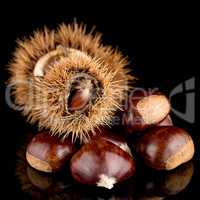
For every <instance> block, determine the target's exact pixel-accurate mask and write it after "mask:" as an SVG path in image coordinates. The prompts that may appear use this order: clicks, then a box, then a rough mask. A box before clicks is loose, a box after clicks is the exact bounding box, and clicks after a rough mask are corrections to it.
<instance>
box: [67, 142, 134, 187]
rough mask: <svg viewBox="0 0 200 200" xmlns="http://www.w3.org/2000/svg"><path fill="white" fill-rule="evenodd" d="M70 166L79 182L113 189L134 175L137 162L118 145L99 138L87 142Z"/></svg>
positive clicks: (73, 158)
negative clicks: (115, 185)
mask: <svg viewBox="0 0 200 200" xmlns="http://www.w3.org/2000/svg"><path fill="white" fill-rule="evenodd" d="M70 168H71V173H72V176H73V178H74V179H75V180H77V181H78V182H80V183H83V184H91V185H97V186H99V187H105V188H108V189H111V188H113V186H114V184H116V183H118V182H122V181H124V180H126V179H128V178H129V177H131V176H133V175H134V173H135V162H134V160H133V158H132V157H131V156H130V154H128V153H126V152H125V151H123V150H122V149H121V148H120V147H118V146H117V145H114V144H113V143H111V142H109V141H107V140H104V139H98V140H92V141H91V142H90V143H88V144H85V145H84V146H83V147H82V148H81V149H80V150H79V151H78V152H77V153H76V154H75V155H74V156H73V157H72V159H71V166H70Z"/></svg>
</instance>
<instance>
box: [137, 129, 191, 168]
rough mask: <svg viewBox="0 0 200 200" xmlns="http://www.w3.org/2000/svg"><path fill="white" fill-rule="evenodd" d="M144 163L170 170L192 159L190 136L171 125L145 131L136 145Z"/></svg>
mask: <svg viewBox="0 0 200 200" xmlns="http://www.w3.org/2000/svg"><path fill="white" fill-rule="evenodd" d="M137 150H138V152H139V154H140V155H141V157H142V158H143V160H144V162H145V163H146V165H148V166H149V167H152V168H154V169H157V170H171V169H174V168H176V167H177V166H179V165H181V164H182V163H185V162H187V161H189V160H190V159H192V157H193V155H194V143H193V140H192V138H191V136H190V135H189V134H188V133H187V132H186V131H184V130H183V129H181V128H177V127H173V126H163V127H155V128H153V129H152V130H150V131H148V132H146V134H145V135H144V136H143V137H142V138H141V140H140V141H139V143H138V145H137Z"/></svg>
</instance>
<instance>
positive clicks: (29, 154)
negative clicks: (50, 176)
mask: <svg viewBox="0 0 200 200" xmlns="http://www.w3.org/2000/svg"><path fill="white" fill-rule="evenodd" d="M75 151H76V148H75V146H74V144H73V143H72V142H71V139H65V140H64V141H61V140H60V139H59V138H58V137H57V136H51V135H50V134H48V133H47V132H42V133H39V134H37V135H36V136H35V137H33V139H32V140H31V141H30V143H29V144H28V146H27V150H26V159H27V161H28V163H29V165H30V166H32V167H33V168H35V169H37V170H39V171H43V172H57V171H59V170H60V169H61V168H62V167H63V166H64V164H65V163H66V162H67V161H69V159H70V158H71V157H72V155H73V154H74V153H75Z"/></svg>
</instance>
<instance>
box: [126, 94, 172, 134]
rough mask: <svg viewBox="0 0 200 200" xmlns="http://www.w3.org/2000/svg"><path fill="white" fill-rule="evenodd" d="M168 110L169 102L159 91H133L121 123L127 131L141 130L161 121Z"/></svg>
mask: <svg viewBox="0 0 200 200" xmlns="http://www.w3.org/2000/svg"><path fill="white" fill-rule="evenodd" d="M169 111H170V103H169V101H168V99H167V98H166V96H165V95H163V94H161V93H158V92H157V93H149V92H147V91H143V92H141V91H134V92H133V94H132V95H131V96H129V102H128V105H127V108H125V112H124V113H123V116H122V124H123V127H124V128H125V130H126V131H127V132H129V133H132V132H134V131H142V130H145V129H146V128H149V127H151V126H153V125H156V124H158V123H159V122H161V121H162V120H163V119H164V118H165V117H166V116H167V115H168V113H169Z"/></svg>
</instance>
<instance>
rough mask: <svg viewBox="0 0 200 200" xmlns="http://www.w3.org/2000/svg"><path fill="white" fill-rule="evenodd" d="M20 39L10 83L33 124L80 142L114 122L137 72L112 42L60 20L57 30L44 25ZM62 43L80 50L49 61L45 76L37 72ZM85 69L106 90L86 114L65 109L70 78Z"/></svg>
mask: <svg viewBox="0 0 200 200" xmlns="http://www.w3.org/2000/svg"><path fill="white" fill-rule="evenodd" d="M18 44H19V45H18V48H17V49H16V51H15V54H14V58H13V61H12V62H11V64H10V68H9V69H10V71H11V81H10V83H11V84H12V85H13V86H14V90H13V94H14V95H15V99H16V103H17V104H18V105H20V106H21V107H22V110H23V114H24V115H28V119H29V121H30V122H31V123H35V122H38V124H39V127H40V128H47V129H50V130H51V132H52V134H59V135H60V136H62V137H66V136H68V135H69V134H70V133H72V137H73V138H79V139H80V140H81V141H86V140H87V139H88V132H93V133H94V130H95V129H96V128H98V127H99V126H100V125H110V123H111V120H112V116H113V115H114V113H115V111H116V110H117V109H119V108H121V104H122V101H123V100H124V99H125V96H126V92H127V90H128V82H129V81H130V80H132V77H131V76H130V75H129V74H128V72H129V71H128V69H126V68H125V67H126V65H127V64H128V63H127V59H126V58H124V57H123V56H122V55H121V53H120V52H119V51H117V50H115V49H112V48H111V47H110V46H103V45H102V44H101V36H100V34H93V32H92V31H91V32H90V33H86V26H84V25H80V26H79V25H77V24H76V23H75V24H73V25H68V26H66V25H61V26H60V27H59V28H58V30H57V31H55V32H54V31H49V30H48V29H47V28H45V29H44V30H43V31H39V32H36V33H35V34H34V35H33V37H31V38H29V39H25V40H24V41H19V42H18ZM58 45H62V46H63V47H66V48H70V49H77V50H79V52H80V53H72V54H71V55H70V56H68V57H66V56H62V57H60V58H59V60H56V61H55V62H53V63H51V65H50V66H48V69H49V70H48V71H47V73H46V74H45V75H44V76H43V77H42V78H41V77H34V76H33V70H34V67H35V65H36V63H37V61H38V60H39V59H40V58H41V57H42V56H44V55H45V54H47V53H48V52H50V51H53V50H55V49H56V48H57V47H58ZM75 52H76V51H75ZM80 72H81V73H85V74H88V75H90V76H92V77H93V78H94V79H95V80H96V81H97V82H98V83H99V84H100V86H101V91H102V93H101V95H100V94H99V95H97V98H96V100H95V101H94V102H93V105H92V106H90V107H89V110H88V112H87V114H86V113H84V112H75V113H70V112H68V110H67V108H66V103H67V97H68V94H69V92H70V89H71V82H70V80H73V78H74V77H76V76H77V75H78V74H79V73H80Z"/></svg>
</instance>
